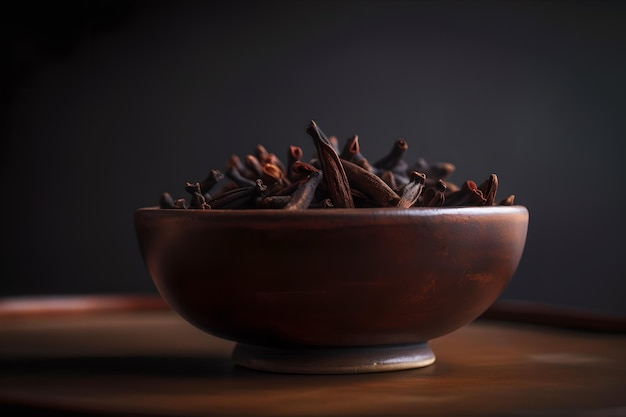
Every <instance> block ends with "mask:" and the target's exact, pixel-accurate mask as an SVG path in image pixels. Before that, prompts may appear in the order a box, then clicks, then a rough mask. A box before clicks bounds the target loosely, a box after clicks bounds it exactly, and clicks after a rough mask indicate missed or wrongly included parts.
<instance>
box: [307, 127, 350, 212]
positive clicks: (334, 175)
mask: <svg viewBox="0 0 626 417" xmlns="http://www.w3.org/2000/svg"><path fill="white" fill-rule="evenodd" d="M307 133H308V134H309V135H310V136H311V137H312V138H313V141H314V143H315V148H316V149H317V155H318V158H319V162H320V164H321V167H322V170H323V171H324V175H323V179H324V183H325V184H326V188H327V190H328V193H329V195H330V199H331V200H332V202H333V205H334V206H335V207H342V208H354V201H352V194H351V193H350V183H349V182H348V178H347V177H346V172H345V171H344V168H343V165H342V164H341V161H340V159H339V155H338V154H337V151H336V150H335V147H334V146H333V145H332V144H331V143H330V141H329V140H328V138H327V137H326V135H325V134H324V133H323V132H322V131H321V130H320V128H319V127H318V126H317V124H316V123H315V122H314V121H313V120H311V123H310V124H309V127H308V128H307Z"/></svg>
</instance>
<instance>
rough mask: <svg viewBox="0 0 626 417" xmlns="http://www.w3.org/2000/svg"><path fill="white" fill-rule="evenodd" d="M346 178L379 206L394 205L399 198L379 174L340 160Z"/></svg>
mask: <svg viewBox="0 0 626 417" xmlns="http://www.w3.org/2000/svg"><path fill="white" fill-rule="evenodd" d="M341 163H342V165H343V167H344V169H345V173H346V175H347V178H348V180H349V181H350V183H351V184H353V186H354V188H356V189H358V190H359V191H361V192H363V193H364V194H365V195H367V196H368V197H369V198H371V199H372V200H374V201H375V202H376V203H378V205H379V206H380V207H395V206H396V205H397V204H398V201H399V200H400V197H399V196H398V194H397V193H396V192H395V191H394V190H392V189H391V187H389V186H388V185H387V184H386V183H385V181H383V180H382V179H381V178H380V177H379V176H377V175H375V174H373V173H371V172H369V171H367V170H365V169H363V168H361V167H360V166H358V165H357V164H355V163H353V162H350V161H346V160H342V161H341Z"/></svg>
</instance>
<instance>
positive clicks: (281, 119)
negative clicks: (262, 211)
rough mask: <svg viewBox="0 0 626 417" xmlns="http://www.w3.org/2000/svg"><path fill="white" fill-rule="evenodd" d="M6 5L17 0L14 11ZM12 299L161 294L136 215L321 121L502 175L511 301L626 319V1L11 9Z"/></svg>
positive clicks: (306, 141) (370, 143)
mask: <svg viewBox="0 0 626 417" xmlns="http://www.w3.org/2000/svg"><path fill="white" fill-rule="evenodd" d="M5 7H7V6H5ZM3 15H4V16H3V19H4V20H5V22H4V24H3V30H4V31H5V34H4V36H3V42H4V44H5V51H6V52H5V53H3V55H4V58H6V59H5V64H6V65H5V68H6V69H7V70H8V71H6V74H7V76H5V77H4V83H3V119H2V121H3V152H2V160H1V162H2V195H3V204H2V206H3V215H2V226H1V227H2V235H3V240H4V249H2V252H1V253H2V262H1V264H0V265H1V268H2V270H1V274H2V284H1V287H0V295H3V296H7V295H24V294H85V293H87V294H91V293H153V292H155V289H154V287H153V285H152V282H151V281H150V278H149V277H148V275H147V273H146V271H145V269H144V266H143V263H142V260H141V258H140V254H139V251H138V247H137V243H136V239H135V235H134V228H133V212H134V210H135V209H136V208H139V207H142V206H150V205H155V204H156V203H157V201H158V197H159V195H160V194H161V193H162V192H163V191H169V192H170V193H172V194H174V195H175V196H184V195H185V194H186V193H185V192H184V183H185V181H198V180H201V179H203V178H204V177H205V176H206V175H207V173H208V171H209V169H211V168H219V169H222V168H223V167H224V165H225V162H226V159H227V158H228V156H229V155H230V154H231V153H236V154H240V155H245V154H247V153H250V152H252V150H253V148H254V146H255V145H256V144H258V143H260V144H263V145H264V146H266V148H268V150H270V151H272V152H275V153H277V154H278V155H284V154H285V152H286V149H287V146H288V145H299V146H301V147H303V148H304V149H305V153H307V154H308V155H310V152H312V144H311V143H310V138H309V137H308V136H307V135H306V133H305V129H306V126H307V124H308V122H309V120H310V119H314V120H316V121H317V122H318V124H319V125H320V126H321V128H322V129H323V130H324V131H325V132H326V133H327V134H332V135H336V136H338V137H339V138H340V139H342V140H343V139H345V138H347V137H348V136H350V135H352V134H355V133H357V134H359V136H360V138H361V145H362V151H363V153H364V154H365V155H366V156H368V157H369V158H370V159H373V158H375V157H378V156H382V155H383V154H384V153H386V152H387V151H388V150H389V149H390V147H391V145H392V143H393V141H394V140H395V139H396V138H398V137H403V138H405V139H406V140H407V141H408V142H409V150H408V152H407V159H408V160H409V162H410V161H412V160H416V159H417V158H418V157H423V158H425V159H426V160H429V161H448V162H452V163H454V164H455V165H456V167H457V170H456V172H455V173H454V175H453V177H452V178H451V180H454V181H456V182H462V181H464V180H466V179H473V180H476V181H479V180H483V179H485V178H486V177H487V176H488V175H489V174H491V173H492V172H493V173H496V174H497V175H498V176H499V179H500V185H501V186H500V189H499V193H498V195H499V197H504V196H506V195H508V194H515V195H516V201H517V203H519V204H522V205H525V206H527V207H528V209H529V211H530V217H531V221H530V228H529V234H528V241H527V246H526V250H525V253H524V257H523V259H522V262H521V264H520V267H519V269H518V271H517V273H516V274H515V276H514V277H513V280H512V281H511V283H510V285H509V286H508V287H507V289H506V290H505V292H504V294H503V297H504V298H509V299H517V300H529V301H538V302H542V303H550V304H554V305H562V306H567V307H573V308H584V309H594V310H601V311H606V312H612V313H619V314H626V303H625V302H624V296H625V295H626V284H625V282H626V274H625V272H624V267H623V257H624V249H625V244H624V239H625V236H626V235H625V228H624V224H625V221H624V209H623V204H622V201H623V200H624V199H623V197H622V195H623V193H624V191H623V190H624V184H625V181H624V180H625V173H624V168H623V166H622V162H623V159H624V156H625V155H626V153H625V152H624V134H625V133H626V129H625V122H624V120H625V119H624V110H625V108H626V107H625V104H626V103H625V98H624V97H625V96H626V79H625V77H626V72H625V70H626V24H625V23H626V7H625V3H624V2H601V1H595V2H547V1H542V2H530V1H500V2H472V1H458V2H450V1H436V2H427V1H412V2H394V1H386V2H382V1H380V2H376V1H361V2H330V1H317V2H312V1H306V2H297V1H292V2H254V3H242V2H224V3H216V2H113V1H109V2H105V1H97V2H76V3H68V2H63V1H62V2H51V3H50V4H47V3H42V4H38V3H34V4H33V3H22V4H21V5H20V6H15V5H14V6H11V8H9V9H7V10H6V12H5V13H3Z"/></svg>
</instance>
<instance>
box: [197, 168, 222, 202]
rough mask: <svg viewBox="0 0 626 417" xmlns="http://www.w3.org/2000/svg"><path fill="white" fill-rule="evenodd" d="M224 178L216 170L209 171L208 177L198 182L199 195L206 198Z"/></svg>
mask: <svg viewBox="0 0 626 417" xmlns="http://www.w3.org/2000/svg"><path fill="white" fill-rule="evenodd" d="M223 178H224V174H223V173H222V172H221V171H220V170H218V169H212V170H210V171H209V175H207V177H206V178H205V179H204V181H202V182H200V193H201V194H202V195H204V196H205V197H206V195H207V194H209V192H210V191H211V190H212V189H213V187H215V185H216V184H217V183H218V182H220V181H221V180H222V179H223Z"/></svg>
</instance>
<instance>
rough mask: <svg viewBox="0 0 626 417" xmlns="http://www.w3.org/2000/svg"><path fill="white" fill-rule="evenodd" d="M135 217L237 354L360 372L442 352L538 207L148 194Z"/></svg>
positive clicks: (159, 270)
mask: <svg viewBox="0 0 626 417" xmlns="http://www.w3.org/2000/svg"><path fill="white" fill-rule="evenodd" d="M135 226H136V232H137V237H138V240H139V245H140V249H141V252H142V256H143V258H144V261H145V264H146V267H147V269H148V272H149V274H150V276H151V277H152V279H153V280H154V283H155V285H156V287H157V289H158V291H159V293H160V294H161V296H162V297H163V298H164V299H165V301H166V302H167V303H168V304H169V305H170V306H171V307H172V309H173V310H175V311H176V312H178V313H179V314H180V315H181V316H182V317H183V318H184V319H186V320H187V321H189V322H190V323H192V324H193V325H195V326H197V327H199V328H200V329H202V330H204V331H206V332H208V333H210V334H212V335H215V336H218V337H220V338H224V339H228V340H232V341H235V342H237V343H236V345H235V348H234V350H233V360H234V362H235V363H237V364H239V365H241V366H245V367H249V368H254V369H258V370H265V371H273V372H287V373H357V372H376V371H390V370H399V369H409V368H416V367H422V366H426V365H430V364H432V363H433V362H434V361H435V355H434V354H433V352H432V351H431V349H430V348H429V346H428V343H427V342H428V341H429V340H431V339H433V338H436V337H439V336H442V335H445V334H447V333H450V332H452V331H454V330H455V329H458V328H459V327H461V326H463V325H465V324H467V323H469V322H471V321H473V320H474V319H476V318H477V317H478V316H479V315H480V314H481V313H483V312H484V311H485V310H486V309H487V308H488V307H489V306H490V305H491V304H492V303H493V302H494V301H495V300H496V298H497V297H498V296H499V295H500V294H501V292H502V290H503V289H504V288H505V286H506V285H507V283H508V282H509V280H510V279H511V277H512V276H513V274H514V272H515V270H516V268H517V266H518V263H519V261H520V258H521V256H522V252H523V249H524V244H525V241H526V232H527V228H528V211H527V209H526V208H525V207H523V206H508V207H507V206H490V207H455V208H437V209H435V208H411V209H398V208H391V209H384V208H375V209H366V208H359V209H338V208H334V209H307V210H296V211H289V210H260V209H259V210H190V209H187V210H183V209H179V210H175V209H172V210H168V209H159V208H142V209H139V210H137V212H136V213H135Z"/></svg>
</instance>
